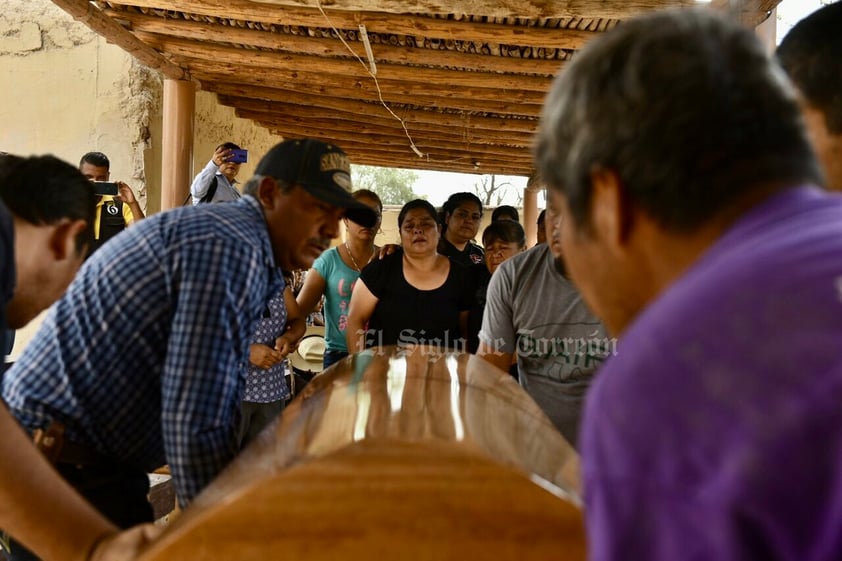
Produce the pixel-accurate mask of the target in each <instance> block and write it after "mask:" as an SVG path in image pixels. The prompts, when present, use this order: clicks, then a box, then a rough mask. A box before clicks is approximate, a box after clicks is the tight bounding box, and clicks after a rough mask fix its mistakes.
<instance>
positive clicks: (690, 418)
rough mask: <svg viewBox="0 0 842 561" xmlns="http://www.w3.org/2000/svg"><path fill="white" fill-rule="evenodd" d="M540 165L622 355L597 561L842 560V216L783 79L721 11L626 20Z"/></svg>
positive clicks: (569, 89) (599, 481) (591, 523)
mask: <svg viewBox="0 0 842 561" xmlns="http://www.w3.org/2000/svg"><path fill="white" fill-rule="evenodd" d="M537 161H538V168H539V172H540V174H541V175H542V177H543V179H544V180H545V181H546V182H547V184H548V185H549V186H550V187H551V189H550V192H551V196H552V198H553V201H554V203H555V204H556V205H557V206H558V207H559V208H560V209H562V214H563V215H564V219H563V221H562V225H561V227H562V250H563V253H564V256H565V261H566V263H567V266H568V268H569V271H570V274H571V276H572V278H573V280H574V281H575V282H576V283H577V284H578V286H579V288H580V289H581V292H582V295H583V297H584V298H585V300H586V301H587V303H588V304H589V305H590V306H591V308H592V309H593V311H594V312H595V313H596V314H597V315H598V316H599V317H601V318H603V319H604V320H605V323H606V324H607V326H608V328H609V329H610V330H611V331H612V332H613V333H614V334H615V335H618V336H619V338H620V343H619V348H618V354H617V356H615V357H612V358H611V359H609V360H608V362H607V363H606V365H605V366H604V367H603V369H602V371H601V373H600V375H599V376H598V377H597V378H596V381H595V383H594V384H593V385H592V387H591V390H590V392H589V394H588V396H587V403H586V407H585V415H584V420H583V428H582V433H581V437H580V444H581V453H582V466H583V478H584V482H585V504H586V520H587V527H588V535H589V540H590V543H589V550H590V557H591V559H593V560H596V561H605V560H615V559H622V560H624V561H635V560H641V561H642V560H646V561H658V560H664V561H667V560H669V561H675V560H682V561H687V560H706V561H707V560H716V561H732V560H744V559H764V560H766V559H776V560H792V561H795V560H799V561H804V560H811V561H819V560H838V559H842V198H839V197H838V196H834V195H830V194H828V193H827V192H825V191H823V190H821V189H820V188H819V187H818V186H819V185H821V184H822V182H823V179H822V177H821V171H820V168H819V164H818V162H817V160H816V157H815V155H814V154H813V153H812V151H811V148H810V145H809V142H808V140H807V137H806V134H805V130H804V124H803V121H802V117H801V115H800V114H799V107H798V102H797V100H796V94H795V93H794V89H793V87H792V86H791V85H790V83H789V82H788V81H787V80H786V78H785V77H784V75H783V73H782V72H781V70H780V69H779V68H778V66H777V65H776V64H775V63H774V62H773V61H771V60H770V59H769V57H768V56H767V54H766V53H765V52H764V49H763V47H762V46H761V45H760V44H759V43H758V42H757V41H756V39H755V38H754V37H753V35H752V33H751V31H750V30H747V29H743V28H741V27H740V26H739V25H738V24H737V23H736V22H730V21H728V20H726V19H724V18H722V17H720V16H718V15H716V14H715V13H713V12H711V11H709V10H689V11H688V10H685V11H680V12H679V11H667V12H661V13H658V14H655V15H651V16H647V17H644V18H641V19H637V20H632V21H628V22H624V23H623V25H621V26H619V27H617V28H616V29H615V30H612V31H610V32H608V33H606V34H605V35H604V36H603V37H601V38H599V39H596V40H594V41H593V42H591V43H590V44H589V45H588V46H587V47H586V48H585V49H584V50H583V52H582V53H581V54H579V55H577V57H576V58H575V60H574V61H573V62H572V63H571V64H570V65H568V66H566V67H565V69H564V71H563V72H562V73H561V76H560V77H559V79H558V80H557V81H556V83H555V85H554V86H553V89H552V92H551V93H550V95H549V97H548V99H547V103H546V106H545V109H544V114H543V117H542V123H541V131H540V133H539V141H538V146H537Z"/></svg>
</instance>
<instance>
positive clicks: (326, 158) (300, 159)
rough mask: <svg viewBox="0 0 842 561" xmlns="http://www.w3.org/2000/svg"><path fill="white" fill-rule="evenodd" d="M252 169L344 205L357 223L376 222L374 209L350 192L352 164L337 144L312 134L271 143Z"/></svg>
mask: <svg viewBox="0 0 842 561" xmlns="http://www.w3.org/2000/svg"><path fill="white" fill-rule="evenodd" d="M254 173H255V174H256V175H268V176H270V177H274V178H275V179H281V180H283V181H287V182H289V183H291V184H293V185H298V186H299V187H301V188H302V189H304V190H305V191H307V192H308V193H310V194H311V195H313V196H314V197H316V198H317V199H319V200H322V201H324V202H326V203H329V204H332V205H334V206H338V207H340V208H344V209H345V217H346V218H349V219H350V220H353V221H354V222H356V223H357V224H359V225H360V226H364V227H366V228H371V227H372V226H374V225H375V224H376V223H377V218H378V216H377V211H376V210H374V209H373V208H371V207H370V206H368V205H366V204H363V203H361V202H360V201H358V200H356V199H355V198H354V197H352V196H351V188H352V187H351V164H350V162H349V161H348V156H347V154H345V152H344V151H343V150H342V148H340V147H339V146H337V145H335V144H328V143H326V142H322V141H321V140H316V139H314V138H303V139H298V140H284V141H283V142H281V143H280V144H276V145H275V146H273V147H272V148H271V149H270V150H269V151H268V152H267V153H266V155H265V156H263V158H261V160H260V162H259V163H258V164H257V168H256V169H255V171H254Z"/></svg>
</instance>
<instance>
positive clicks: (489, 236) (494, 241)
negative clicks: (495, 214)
mask: <svg viewBox="0 0 842 561" xmlns="http://www.w3.org/2000/svg"><path fill="white" fill-rule="evenodd" d="M482 245H483V249H484V250H485V263H484V264H478V265H474V266H473V267H472V268H471V269H472V273H473V274H474V276H475V278H474V283H475V286H476V290H475V292H474V298H473V304H472V305H471V309H470V312H469V313H468V352H469V353H476V352H477V348H478V347H479V330H480V328H481V327H482V315H483V312H484V311H485V298H486V293H487V292H488V283H489V282H490V281H491V275H493V274H494V271H496V270H497V267H499V266H500V265H501V264H502V263H503V262H504V261H506V260H507V259H509V258H510V257H514V256H515V255H517V254H518V253H520V252H521V251H524V250H525V249H526V233H525V232H524V231H523V226H521V225H520V224H518V223H517V222H514V221H512V220H508V219H505V220H500V221H497V222H492V223H491V224H489V225H488V226H486V228H485V230H483V232H482ZM515 377H516V376H515Z"/></svg>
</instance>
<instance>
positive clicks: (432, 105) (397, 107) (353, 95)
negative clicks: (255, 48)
mask: <svg viewBox="0 0 842 561" xmlns="http://www.w3.org/2000/svg"><path fill="white" fill-rule="evenodd" d="M197 77H198V78H199V79H200V80H202V81H203V83H204V86H205V89H207V90H208V91H214V92H216V93H218V94H221V95H227V96H237V97H248V98H253V99H258V100H266V101H280V102H286V101H289V102H291V103H296V104H299V105H306V104H310V105H314V106H321V107H335V106H337V105H340V106H342V107H351V108H353V107H356V108H357V109H358V110H359V111H366V112H368V111H371V105H372V104H377V106H378V107H379V108H380V109H379V111H383V112H386V109H385V108H384V107H383V105H382V104H381V103H380V101H379V100H378V99H377V97H376V95H374V96H372V95H369V94H368V92H361V91H359V90H354V89H352V88H336V87H327V86H324V85H320V84H309V83H304V82H298V81H295V82H287V83H284V84H280V85H276V84H272V86H271V87H267V86H266V82H265V80H263V79H255V80H245V81H244V83H242V84H236V83H232V82H230V81H229V78H228V77H226V76H221V75H216V74H213V73H208V74H205V73H200V74H198V75H197ZM383 98H384V99H385V100H386V103H387V105H389V107H390V108H391V109H392V110H393V111H394V112H395V113H397V114H398V116H400V117H404V118H407V119H409V120H410V121H412V120H413V116H414V115H415V114H416V113H417V114H418V115H419V118H418V120H419V121H421V120H422V119H421V116H422V115H426V114H429V113H432V112H434V111H438V110H445V109H447V110H450V111H451V112H450V113H448V114H450V115H454V114H461V115H460V116H466V117H465V118H466V119H470V120H472V121H476V122H477V123H479V126H482V124H483V123H485V122H486V121H485V120H486V119H491V120H493V121H494V122H496V121H497V120H498V119H497V117H495V115H500V116H513V115H514V116H517V117H519V118H516V119H506V120H505V123H506V124H505V125H503V128H504V129H505V130H515V131H517V130H520V131H526V132H529V131H533V130H534V127H533V125H532V123H537V119H538V116H539V115H540V112H541V107H542V106H541V104H540V103H539V104H533V103H509V102H507V101H489V100H477V99H472V98H467V99H464V98H452V97H432V96H430V95H423V96H418V95H413V96H409V95H408V94H406V95H405V94H400V93H398V94H396V95H392V94H391V93H390V92H388V91H384V92H383ZM357 104H359V105H357ZM477 112H481V113H484V114H486V116H481V115H476V113H477ZM386 113H388V112H386Z"/></svg>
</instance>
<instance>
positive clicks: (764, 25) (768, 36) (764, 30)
mask: <svg viewBox="0 0 842 561" xmlns="http://www.w3.org/2000/svg"><path fill="white" fill-rule="evenodd" d="M777 31H778V9H777V8H774V9H773V10H772V11H771V13H770V14H769V17H767V18H766V19H765V20H763V21H762V22H761V23H759V24H758V25H757V27H755V28H754V32H755V34H757V37H758V38H759V39H760V42H761V43H763V46H764V47H766V50H767V51H768V52H770V53H772V52H775V49H776V48H777Z"/></svg>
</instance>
